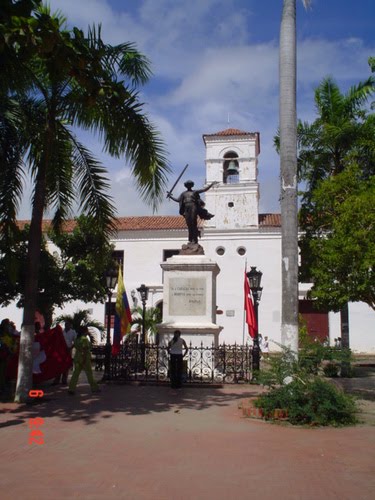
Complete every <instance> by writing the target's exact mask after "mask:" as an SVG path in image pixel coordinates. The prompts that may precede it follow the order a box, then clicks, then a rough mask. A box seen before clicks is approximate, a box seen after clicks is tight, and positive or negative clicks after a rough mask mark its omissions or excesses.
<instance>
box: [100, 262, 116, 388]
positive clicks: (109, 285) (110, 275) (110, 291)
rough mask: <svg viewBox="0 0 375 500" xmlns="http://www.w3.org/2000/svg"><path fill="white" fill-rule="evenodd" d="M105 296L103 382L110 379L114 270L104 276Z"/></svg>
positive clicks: (114, 285) (109, 270) (114, 286)
mask: <svg viewBox="0 0 375 500" xmlns="http://www.w3.org/2000/svg"><path fill="white" fill-rule="evenodd" d="M105 280H106V287H107V294H108V309H107V341H106V344H105V368H104V377H103V380H109V379H110V378H111V300H112V294H113V290H114V289H115V288H116V285H117V271H116V269H108V271H107V272H106V275H105Z"/></svg>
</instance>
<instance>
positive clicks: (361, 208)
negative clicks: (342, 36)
mask: <svg viewBox="0 0 375 500" xmlns="http://www.w3.org/2000/svg"><path fill="white" fill-rule="evenodd" d="M369 63H370V64H371V60H370V61H369ZM374 92H375V78H374V77H373V76H370V77H369V78H368V79H367V80H366V81H365V82H360V83H359V84H358V85H355V86H353V87H351V88H350V89H349V91H348V92H347V93H345V94H343V93H342V92H341V91H340V89H339V87H338V86H337V84H336V83H335V82H334V80H333V79H332V78H325V79H324V80H323V81H322V83H321V84H320V85H319V87H318V88H317V89H316V91H315V103H316V110H317V117H316V119H315V120H314V121H313V122H312V123H299V125H298V143H299V157H298V163H299V178H300V180H301V181H303V182H304V184H305V190H304V191H303V192H302V193H300V194H301V197H302V202H301V210H300V226H301V229H302V230H303V237H302V239H301V241H300V247H301V257H302V266H301V270H300V271H301V272H300V280H301V281H305V282H313V283H314V286H313V289H312V292H311V295H310V297H311V298H314V299H316V303H317V305H318V306H324V307H326V308H328V309H330V310H335V311H338V310H340V309H341V308H342V307H343V306H344V305H345V304H346V303H347V302H348V301H362V302H365V303H367V304H369V306H370V307H372V308H374V307H375V288H374V283H375V279H374V275H373V263H374V252H375V250H374V248H375V245H374V231H373V227H374V223H375V209H374V203H373V200H374V189H375V180H374V179H375V177H374V174H375V117H374V115H373V114H371V113H370V112H369V109H368V105H367V103H368V100H369V99H370V98H371V96H373V94H374Z"/></svg>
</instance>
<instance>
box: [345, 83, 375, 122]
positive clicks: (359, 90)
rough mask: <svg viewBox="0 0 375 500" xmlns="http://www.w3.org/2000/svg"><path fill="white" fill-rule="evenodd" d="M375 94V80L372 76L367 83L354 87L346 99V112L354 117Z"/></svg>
mask: <svg viewBox="0 0 375 500" xmlns="http://www.w3.org/2000/svg"><path fill="white" fill-rule="evenodd" d="M374 92H375V78H374V77H373V76H370V77H369V78H368V79H367V80H366V81H364V82H360V83H359V84H358V85H353V86H352V87H351V88H350V89H349V92H348V93H347V95H346V98H345V111H346V113H347V114H349V113H350V114H351V115H352V116H353V115H355V113H357V112H358V110H359V108H361V107H362V106H363V105H364V104H366V102H367V101H368V99H369V97H370V96H371V95H372V94H374Z"/></svg>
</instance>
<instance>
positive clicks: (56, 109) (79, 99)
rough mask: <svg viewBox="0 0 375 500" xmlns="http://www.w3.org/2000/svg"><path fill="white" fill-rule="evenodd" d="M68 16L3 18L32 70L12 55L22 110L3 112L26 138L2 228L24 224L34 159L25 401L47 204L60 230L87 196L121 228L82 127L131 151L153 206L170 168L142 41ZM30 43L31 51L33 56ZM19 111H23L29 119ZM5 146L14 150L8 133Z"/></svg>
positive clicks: (102, 223) (7, 174)
mask: <svg viewBox="0 0 375 500" xmlns="http://www.w3.org/2000/svg"><path fill="white" fill-rule="evenodd" d="M64 22H65V20H64V19H63V18H62V17H61V16H58V15H51V14H50V12H49V10H48V9H47V8H39V9H38V10H37V11H35V12H34V15H33V16H31V17H26V18H24V17H22V18H17V17H15V16H13V17H11V18H10V20H9V19H8V20H6V21H5V22H4V23H3V24H2V25H0V32H1V33H2V34H4V33H6V36H4V37H3V42H4V44H3V46H2V51H3V53H5V54H9V53H11V54H13V57H14V58H16V60H17V58H18V60H19V63H20V67H19V68H18V71H19V73H20V74H22V75H26V77H27V80H26V81H22V82H21V83H20V84H18V82H17V80H15V79H14V71H12V69H13V63H11V62H10V58H9V57H7V58H5V61H8V68H9V71H8V73H7V74H9V78H8V80H7V82H8V87H7V88H6V89H4V87H2V95H1V96H0V97H1V98H2V100H3V101H4V102H7V99H9V98H11V102H12V104H14V106H15V109H16V111H17V112H13V113H12V116H10V119H9V120H2V121H3V122H5V123H6V124H7V126H8V128H9V129H10V130H12V132H13V133H12V134H11V135H10V136H9V141H10V142H11V145H12V146H14V145H15V146H18V149H19V153H18V157H17V158H15V159H14V158H13V159H12V160H13V161H12V162H10V161H7V158H6V155H2V157H1V161H2V181H1V185H0V188H1V190H0V214H1V215H0V217H1V219H0V224H1V227H2V234H3V235H6V234H9V228H14V226H15V215H16V213H17V210H16V208H17V206H18V203H19V199H20V196H21V195H22V183H21V178H22V176H23V174H24V172H25V170H26V169H29V171H30V173H31V177H32V180H33V183H34V191H33V199H32V217H31V223H30V233H29V242H28V274H27V278H26V283H25V292H24V316H23V327H22V332H21V342H20V360H19V370H18V380H17V388H16V398H15V399H16V401H18V402H21V401H25V400H26V399H27V397H28V392H29V389H30V388H31V383H32V342H33V333H34V314H35V308H36V300H37V295H38V271H39V263H40V250H41V243H42V221H43V214H44V212H45V210H46V209H47V208H50V209H53V210H54V212H55V215H54V218H53V225H54V227H55V229H56V230H57V229H58V228H59V227H60V226H61V223H62V221H63V220H64V219H65V218H66V217H67V216H68V215H69V214H70V210H71V208H72V206H73V203H74V202H75V201H76V200H77V199H78V200H79V205H80V209H81V211H82V212H83V213H85V214H87V215H89V216H92V217H95V219H96V222H97V225H98V227H100V228H101V229H102V230H103V231H104V232H106V233H107V234H108V233H109V232H110V231H111V230H113V228H114V214H115V212H114V207H113V204H112V200H111V198H110V196H109V195H108V188H109V183H108V181H107V180H106V178H105V174H106V170H105V168H104V167H103V166H102V165H100V164H99V163H98V162H97V161H96V160H95V159H94V158H93V156H92V155H91V154H90V152H89V151H88V150H87V149H86V148H85V147H84V146H83V145H82V144H81V143H80V141H79V140H78V139H77V137H76V136H75V134H74V132H73V127H75V128H77V127H81V128H83V129H86V130H91V131H94V132H96V133H98V134H99V136H100V137H102V138H103V142H104V150H105V151H106V152H108V153H109V154H111V155H113V156H116V157H122V156H123V157H125V158H127V159H128V160H129V161H130V163H131V164H132V165H133V169H132V173H133V175H134V177H135V179H136V182H137V186H138V189H139V191H140V194H141V196H142V197H143V198H144V199H145V200H146V201H148V202H151V203H152V204H153V205H154V207H155V206H156V204H157V203H158V201H159V200H160V199H161V197H162V195H163V191H164V189H165V186H166V180H167V177H166V176H167V173H168V171H169V167H168V164H167V160H166V156H165V153H164V149H163V145H162V143H161V140H160V138H159V136H158V134H157V132H156V131H155V129H154V127H153V125H152V124H151V123H150V122H149V120H148V118H147V117H146V115H145V114H144V112H143V105H142V103H141V102H140V101H139V96H138V93H137V91H136V88H137V87H138V86H139V85H140V84H143V83H144V82H146V81H147V79H148V78H149V76H150V74H151V73H150V69H149V63H148V61H147V59H146V58H145V57H144V56H143V55H142V54H140V53H139V52H138V51H137V50H136V49H135V47H134V45H133V44H130V43H125V44H121V45H117V46H111V45H108V44H105V43H104V42H103V40H102V38H101V32H100V28H99V29H95V28H93V29H90V30H89V33H88V36H86V37H85V36H84V34H83V33H82V32H81V31H80V30H78V29H77V28H74V29H73V30H72V31H67V30H65V29H64ZM25 33H26V35H27V36H25ZM33 44H34V45H33ZM30 47H31V48H30ZM33 47H34V50H32V49H33ZM25 52H26V53H28V52H30V54H29V56H28V57H25ZM4 90H5V91H4ZM17 116H21V117H22V127H21V128H20V129H17V122H16V118H17ZM0 120H1V119H0ZM0 123H1V122H0ZM12 126H13V128H12ZM16 130H17V133H18V135H16V133H15V131H16ZM19 145H21V147H20V146H19ZM2 150H3V151H6V150H7V144H5V143H4V141H3V143H2ZM25 154H26V156H25ZM24 160H25V163H24ZM13 177H14V178H15V179H17V185H16V186H15V188H14V189H13V190H9V186H6V182H5V181H4V179H6V178H9V179H11V178H13ZM4 207H6V210H4V211H3V210H2V209H3V208H4ZM9 207H11V208H9ZM3 214H4V215H3Z"/></svg>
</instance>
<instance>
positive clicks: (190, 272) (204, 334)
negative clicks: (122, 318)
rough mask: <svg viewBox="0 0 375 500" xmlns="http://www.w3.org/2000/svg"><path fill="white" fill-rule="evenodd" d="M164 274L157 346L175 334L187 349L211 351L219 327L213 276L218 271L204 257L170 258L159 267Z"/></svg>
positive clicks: (216, 338) (218, 269) (218, 270)
mask: <svg viewBox="0 0 375 500" xmlns="http://www.w3.org/2000/svg"><path fill="white" fill-rule="evenodd" d="M161 267H162V269H163V271H164V297H163V322H162V323H161V324H160V325H159V326H158V331H159V340H160V345H167V344H168V341H169V340H170V339H171V338H172V337H173V332H174V331H175V330H180V331H181V336H182V338H183V339H184V340H185V341H186V343H187V344H188V345H189V344H190V342H191V343H192V345H193V346H200V345H201V343H203V346H205V347H211V346H212V344H214V346H215V347H217V346H218V344H219V334H220V331H221V330H222V327H220V326H218V325H217V324H216V276H217V275H218V273H219V272H220V268H219V266H218V265H217V263H216V262H214V261H212V260H211V259H208V258H207V257H205V256H204V255H174V256H173V257H171V258H170V259H168V260H167V261H166V262H163V263H162V264H161Z"/></svg>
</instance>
